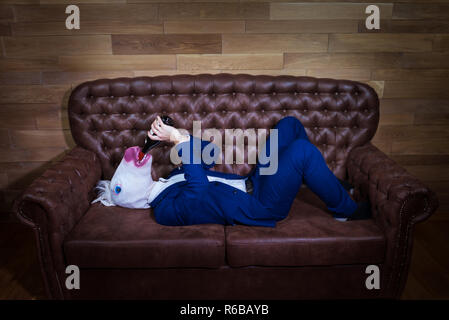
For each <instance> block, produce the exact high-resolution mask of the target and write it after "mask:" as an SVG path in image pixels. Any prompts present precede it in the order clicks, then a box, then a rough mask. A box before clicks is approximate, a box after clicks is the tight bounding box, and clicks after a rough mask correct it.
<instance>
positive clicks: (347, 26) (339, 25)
mask: <svg viewBox="0 0 449 320" xmlns="http://www.w3.org/2000/svg"><path fill="white" fill-rule="evenodd" d="M357 26H358V20H349V19H347V20H346V19H345V20H342V19H336V20H328V19H324V20H314V19H307V18H306V19H304V20H248V21H246V32H247V33H287V34H288V33H335V32H338V33H346V32H348V33H350V32H357Z"/></svg>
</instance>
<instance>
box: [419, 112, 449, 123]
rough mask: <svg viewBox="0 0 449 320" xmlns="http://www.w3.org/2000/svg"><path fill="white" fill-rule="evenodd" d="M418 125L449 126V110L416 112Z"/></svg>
mask: <svg viewBox="0 0 449 320" xmlns="http://www.w3.org/2000/svg"><path fill="white" fill-rule="evenodd" d="M414 123H415V124H416V125H444V126H449V111H448V112H445V113H438V115H435V113H424V112H418V113H415V122H414Z"/></svg>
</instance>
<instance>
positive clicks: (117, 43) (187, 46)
mask: <svg viewBox="0 0 449 320" xmlns="http://www.w3.org/2000/svg"><path fill="white" fill-rule="evenodd" d="M112 51H113V53H114V54H116V55H120V54H127V55H133V54H177V53H221V35H219V34H185V35H184V34H162V35H157V34H155V35H112Z"/></svg>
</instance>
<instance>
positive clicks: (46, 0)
mask: <svg viewBox="0 0 449 320" xmlns="http://www.w3.org/2000/svg"><path fill="white" fill-rule="evenodd" d="M38 2H39V3H40V4H83V3H86V4H92V3H104V4H113V3H126V2H127V0H39V1H38Z"/></svg>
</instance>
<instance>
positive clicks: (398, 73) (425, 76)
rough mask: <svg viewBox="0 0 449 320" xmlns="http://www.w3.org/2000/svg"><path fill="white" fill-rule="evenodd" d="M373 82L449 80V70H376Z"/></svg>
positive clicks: (373, 73)
mask: <svg viewBox="0 0 449 320" xmlns="http://www.w3.org/2000/svg"><path fill="white" fill-rule="evenodd" d="M371 79H373V80H405V81H415V80H416V81H420V80H436V79H441V80H443V79H449V69H399V68H397V69H376V70H373V72H372V77H371Z"/></svg>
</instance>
